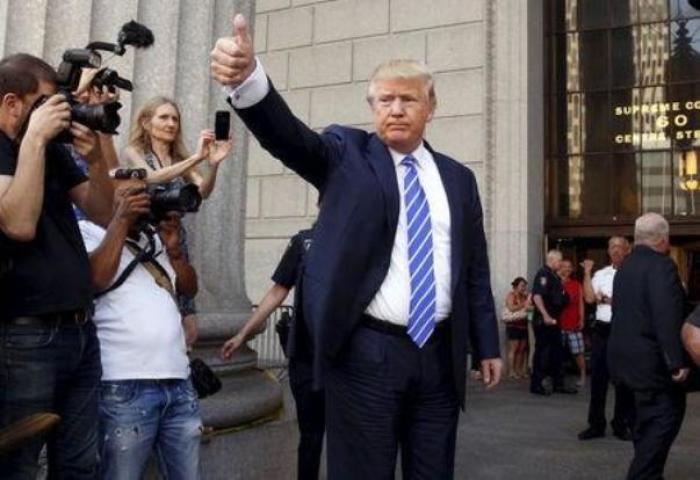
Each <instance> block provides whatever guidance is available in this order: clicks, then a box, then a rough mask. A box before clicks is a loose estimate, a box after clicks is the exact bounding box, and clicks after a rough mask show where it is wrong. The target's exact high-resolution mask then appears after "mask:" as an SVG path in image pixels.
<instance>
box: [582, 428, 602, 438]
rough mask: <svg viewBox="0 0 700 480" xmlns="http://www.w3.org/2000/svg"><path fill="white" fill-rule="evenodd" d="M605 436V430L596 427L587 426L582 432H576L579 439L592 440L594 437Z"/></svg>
mask: <svg viewBox="0 0 700 480" xmlns="http://www.w3.org/2000/svg"><path fill="white" fill-rule="evenodd" d="M604 436H605V430H600V429H598V428H593V427H588V428H587V429H585V430H584V431H583V432H581V433H579V434H578V439H579V440H593V439H594V438H601V437H604Z"/></svg>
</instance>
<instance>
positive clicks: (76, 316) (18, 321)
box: [2, 310, 91, 327]
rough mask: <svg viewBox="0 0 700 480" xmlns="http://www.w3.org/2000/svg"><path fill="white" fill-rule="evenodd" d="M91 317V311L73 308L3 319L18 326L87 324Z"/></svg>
mask: <svg viewBox="0 0 700 480" xmlns="http://www.w3.org/2000/svg"><path fill="white" fill-rule="evenodd" d="M90 319H91V316H90V313H89V312H87V311H86V310H71V311H68V312H58V313H45V314H42V315H27V316H21V317H14V318H10V319H7V320H5V321H3V322H2V323H6V324H8V325H18V326H32V327H38V326H44V325H48V324H57V325H66V326H68V325H78V326H80V325H85V324H86V323H87V322H89V321H90Z"/></svg>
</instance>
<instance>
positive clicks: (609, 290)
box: [591, 265, 617, 323]
mask: <svg viewBox="0 0 700 480" xmlns="http://www.w3.org/2000/svg"><path fill="white" fill-rule="evenodd" d="M615 272H617V270H615V269H614V268H613V266H612V265H608V266H607V267H605V268H601V269H600V270H598V271H597V272H595V274H594V275H593V278H592V279H591V286H592V287H593V291H594V292H595V294H596V295H597V296H602V295H605V296H607V297H609V298H611V299H612V296H613V279H614V278H615ZM595 318H596V320H600V321H601V322H606V323H610V320H611V319H612V307H611V306H610V305H608V304H603V303H599V304H598V306H597V308H596V311H595Z"/></svg>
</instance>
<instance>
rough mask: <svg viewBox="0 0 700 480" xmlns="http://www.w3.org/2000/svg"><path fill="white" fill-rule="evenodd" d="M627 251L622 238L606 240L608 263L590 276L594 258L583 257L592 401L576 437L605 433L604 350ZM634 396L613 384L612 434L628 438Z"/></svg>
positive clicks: (626, 389) (606, 390) (627, 245)
mask: <svg viewBox="0 0 700 480" xmlns="http://www.w3.org/2000/svg"><path fill="white" fill-rule="evenodd" d="M629 251H630V245H629V242H628V241H627V239H626V238H624V237H618V236H615V237H611V238H610V239H609V240H608V256H609V257H610V265H608V266H607V267H604V268H601V269H600V270H598V271H597V272H595V275H593V277H592V278H591V273H592V271H593V265H594V264H593V260H584V261H583V263H582V266H583V272H584V275H583V295H584V299H585V300H586V303H595V304H596V313H595V318H596V319H595V322H594V324H593V335H592V345H591V400H590V404H589V407H588V428H587V429H585V430H583V431H582V432H581V433H579V434H578V438H579V440H591V439H594V438H599V437H603V436H605V426H606V419H605V403H606V398H607V394H608V383H609V382H610V374H609V372H608V363H607V349H608V337H609V336H610V325H611V323H610V322H611V320H612V307H611V305H612V299H613V280H614V278H615V273H616V272H617V270H618V268H620V265H622V261H623V260H624V259H625V257H626V256H627V254H628V253H629ZM633 417H634V396H633V395H632V392H631V391H630V390H629V389H628V388H626V387H625V386H623V385H618V386H615V413H614V415H613V419H612V421H611V422H610V426H611V427H612V430H613V434H614V435H615V436H616V437H617V438H619V439H620V440H631V439H632V432H631V428H632V425H634V418H633Z"/></svg>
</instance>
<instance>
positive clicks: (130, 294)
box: [79, 220, 189, 380]
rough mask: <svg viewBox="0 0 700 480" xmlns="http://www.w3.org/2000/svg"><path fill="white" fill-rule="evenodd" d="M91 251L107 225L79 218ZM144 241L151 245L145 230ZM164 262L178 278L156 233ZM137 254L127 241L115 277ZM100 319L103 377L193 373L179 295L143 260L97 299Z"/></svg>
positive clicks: (161, 377) (96, 320)
mask: <svg viewBox="0 0 700 480" xmlns="http://www.w3.org/2000/svg"><path fill="white" fill-rule="evenodd" d="M79 225H80V232H81V233H82V235H83V240H84V241H85V247H86V248H87V250H88V252H92V251H93V250H95V249H96V248H97V247H98V246H99V245H100V243H101V242H102V240H103V239H104V237H105V235H106V231H105V230H104V229H103V228H102V227H100V226H98V225H95V224H94V223H91V222H89V221H86V220H81V221H80V222H79ZM139 245H141V246H142V247H144V246H146V245H147V238H146V236H145V235H141V238H140V241H139ZM161 250H163V252H162V253H161V254H160V255H158V256H157V257H156V259H157V260H158V263H160V264H161V266H163V268H164V269H165V270H166V271H167V272H168V275H169V276H170V278H171V280H172V281H173V283H174V282H175V271H174V270H173V267H172V265H171V264H170V260H169V259H168V256H167V254H166V252H165V251H164V249H163V247H162V244H161V243H160V239H159V238H158V237H157V236H156V252H158V251H161ZM133 258H134V255H133V254H132V253H131V251H130V250H129V249H128V248H127V247H124V248H123V249H122V255H121V259H120V260H119V268H118V269H117V273H116V274H115V276H114V279H113V281H114V280H116V279H117V278H119V275H120V274H121V272H122V271H123V270H124V269H125V268H126V267H127V265H129V263H131V260H132V259H133ZM94 321H95V325H96V326H97V336H98V337H99V339H100V353H101V358H102V380H134V379H165V378H182V379H184V378H187V377H188V376H189V361H188V359H187V347H186V345H185V335H184V332H183V329H182V323H181V315H180V311H179V309H178V306H177V304H176V303H175V300H174V299H173V297H172V296H171V295H170V293H168V291H167V290H165V289H164V288H162V287H159V286H158V285H157V284H156V281H155V279H154V277H153V275H151V274H150V273H149V272H148V270H146V268H145V267H144V266H143V265H141V264H139V265H138V266H137V267H136V268H135V269H134V270H133V271H132V272H131V274H130V275H129V276H128V277H127V279H126V281H125V282H124V283H123V284H122V285H121V286H120V287H119V288H117V289H115V290H112V291H111V292H109V293H107V294H105V295H103V296H101V297H99V298H98V299H97V300H96V301H95V316H94Z"/></svg>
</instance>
